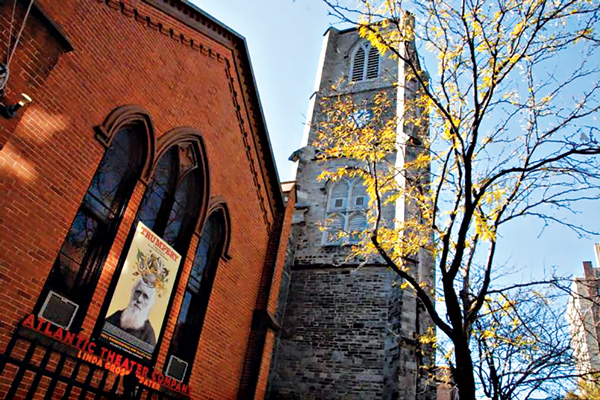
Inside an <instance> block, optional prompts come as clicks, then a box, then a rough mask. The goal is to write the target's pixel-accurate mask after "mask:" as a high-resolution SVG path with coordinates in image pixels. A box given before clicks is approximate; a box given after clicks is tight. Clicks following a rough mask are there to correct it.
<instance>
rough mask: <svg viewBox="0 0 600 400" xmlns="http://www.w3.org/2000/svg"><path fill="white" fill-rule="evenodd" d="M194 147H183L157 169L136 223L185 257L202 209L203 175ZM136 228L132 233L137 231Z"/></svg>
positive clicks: (171, 152)
mask: <svg viewBox="0 0 600 400" xmlns="http://www.w3.org/2000/svg"><path fill="white" fill-rule="evenodd" d="M198 158H199V154H197V151H196V150H195V149H194V145H193V144H192V143H180V144H176V145H174V146H172V147H171V148H170V149H169V150H168V151H167V152H166V153H164V154H163V155H162V156H161V157H160V159H159V160H158V163H157V165H156V169H155V170H154V174H153V176H152V178H151V179H150V182H149V184H148V188H147V189H146V192H145V193H144V197H143V199H142V202H141V204H140V208H139V210H138V216H137V220H136V222H137V221H141V222H143V223H144V224H145V225H146V226H147V227H148V228H150V229H151V230H152V231H153V232H154V233H155V234H157V235H158V236H160V237H161V238H162V239H163V240H164V241H165V242H167V243H169V244H170V245H171V246H172V247H173V248H174V249H175V250H176V251H177V252H178V253H179V254H183V255H184V254H185V253H186V251H187V248H188V245H189V242H190V239H191V237H192V233H193V230H194V227H195V225H196V223H197V221H198V216H199V213H200V208H201V205H202V198H203V197H202V196H203V195H204V193H203V178H204V176H203V173H202V171H201V170H200V168H199V165H198V163H197V161H196V160H198ZM135 225H137V223H136V224H134V227H133V229H135Z"/></svg>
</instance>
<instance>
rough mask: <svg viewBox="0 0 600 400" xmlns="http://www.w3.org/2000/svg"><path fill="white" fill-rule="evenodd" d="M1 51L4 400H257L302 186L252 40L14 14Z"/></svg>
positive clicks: (154, 24) (94, 18) (146, 24)
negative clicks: (267, 110)
mask: <svg viewBox="0 0 600 400" xmlns="http://www.w3.org/2000/svg"><path fill="white" fill-rule="evenodd" d="M0 40H1V42H2V43H3V46H2V47H1V49H2V54H0V63H2V65H1V67H2V68H0V89H1V93H0V103H1V104H0V114H2V116H0V174H1V175H0V193H2V195H1V196H0V249H2V251H1V253H0V285H1V287H2V290H1V291H0V312H1V313H2V323H1V324H0V397H1V398H7V399H8V398H11V399H12V398H15V399H19V398H23V399H25V398H28V399H29V398H46V399H55V398H91V397H94V398H104V399H113V398H116V397H117V396H121V395H125V397H124V398H126V397H127V396H134V395H136V396H139V395H142V396H149V395H151V394H154V395H157V396H158V397H153V398H181V397H184V398H194V399H202V398H206V399H208V398H210V399H233V398H240V399H243V398H254V397H256V398H262V397H263V394H264V390H265V386H266V381H267V374H268V370H269V362H270V359H271V351H272V344H273V342H274V337H275V335H274V332H275V329H277V326H276V324H274V323H273V321H274V317H273V314H274V313H275V311H276V303H277V298H278V288H279V280H280V279H281V267H282V265H283V261H284V257H283V256H280V254H285V253H286V246H287V243H288V241H287V237H288V235H289V230H290V224H291V219H292V216H293V207H294V206H293V204H294V193H295V192H294V191H293V190H290V191H289V192H288V193H286V199H287V202H288V209H287V211H286V205H285V203H284V201H283V196H282V193H281V190H280V187H279V181H278V177H277V172H276V169H275V165H274V161H273V156H272V153H271V149H270V144H269V138H268V134H267V130H266V127H265V122H264V118H263V115H262V111H261V105H260V102H259V97H258V94H257V89H256V86H255V83H254V78H253V74H252V68H251V65H250V60H249V58H248V51H247V47H246V43H245V39H244V38H243V37H242V36H240V35H238V34H237V33H235V32H234V31H232V30H231V29H229V28H228V27H226V26H224V25H223V24H221V23H219V22H218V21H216V20H215V19H213V18H212V17H210V16H208V15H207V14H205V13H203V12H202V11H201V10H199V9H197V8H195V7H193V6H191V5H190V4H189V3H188V2H186V1H180V0H170V1H165V0H86V1H76V0H65V1H60V2H58V1H51V0H38V1H36V2H33V1H29V0H27V1H21V0H17V1H15V2H9V1H3V2H0ZM4 44H6V47H5V46H4ZM5 49H6V51H5ZM21 93H25V94H26V97H24V96H22V95H21ZM137 398H139V397H137ZM147 398H150V397H147Z"/></svg>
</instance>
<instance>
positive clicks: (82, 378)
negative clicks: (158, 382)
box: [0, 327, 185, 400]
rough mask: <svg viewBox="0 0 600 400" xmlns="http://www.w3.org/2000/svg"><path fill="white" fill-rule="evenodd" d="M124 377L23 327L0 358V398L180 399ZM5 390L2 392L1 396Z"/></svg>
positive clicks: (53, 399)
mask: <svg viewBox="0 0 600 400" xmlns="http://www.w3.org/2000/svg"><path fill="white" fill-rule="evenodd" d="M124 381H127V378H125V379H123V378H121V377H120V376H119V375H117V374H114V373H111V372H109V371H108V370H106V369H104V368H101V367H98V366H96V365H95V364H91V363H89V362H85V361H83V360H81V359H78V358H77V354H76V352H75V350H74V349H73V348H71V347H68V346H65V345H64V344H62V343H60V342H57V341H55V340H52V339H50V338H47V337H44V336H42V335H39V334H38V333H35V332H33V331H31V330H29V329H27V328H23V327H20V328H18V329H17V331H16V332H15V334H14V335H13V337H12V338H11V340H10V342H9V343H8V345H7V347H6V351H5V352H4V354H1V355H0V398H3V399H17V398H18V399H24V400H30V399H34V398H36V399H39V398H42V396H43V399H44V400H55V399H63V400H66V399H94V400H102V399H106V400H113V399H132V400H133V399H136V400H137V399H153V400H162V399H182V398H185V397H183V396H179V395H175V396H173V395H171V394H170V393H163V392H158V391H156V390H154V389H151V388H149V387H141V386H137V385H136V383H137V381H136V382H134V384H133V385H132V389H131V390H130V391H129V393H124V391H125V390H124V383H125V386H129V385H128V382H124ZM4 390H6V392H5V393H2V392H3V391H4Z"/></svg>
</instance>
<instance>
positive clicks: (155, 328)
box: [100, 222, 181, 360]
mask: <svg viewBox="0 0 600 400" xmlns="http://www.w3.org/2000/svg"><path fill="white" fill-rule="evenodd" d="M180 262H181V255H180V254H179V253H177V252H176V251H175V250H173V248H172V247H171V246H169V245H168V244H167V243H166V242H165V241H164V240H162V239H161V238H160V237H158V235H156V234H155V233H154V232H152V231H151V230H150V229H148V227H147V226H146V225H144V224H143V223H141V222H139V223H138V225H137V228H136V231H135V235H134V236H133V240H132V241H131V246H130V248H129V252H128V253H127V258H126V259H125V264H124V265H123V269H122V270H121V274H120V276H119V280H118V282H117V286H116V287H115V291H114V293H113V295H112V299H111V300H110V304H109V306H108V311H107V313H106V319H105V320H104V325H103V327H102V331H101V333H100V339H102V340H103V341H106V342H107V343H110V344H111V345H112V346H115V347H117V348H120V349H122V350H124V351H126V352H128V353H131V354H133V355H136V356H138V357H141V358H143V359H146V360H150V359H151V358H152V354H153V353H154V348H155V346H156V343H157V342H158V335H159V334H160V332H161V330H162V326H163V323H164V322H165V318H166V312H167V307H168V305H169V299H170V298H171V292H172V291H173V285H174V283H175V277H176V276H177V270H178V268H179V264H180Z"/></svg>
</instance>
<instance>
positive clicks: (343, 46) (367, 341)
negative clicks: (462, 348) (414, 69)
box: [270, 28, 434, 400]
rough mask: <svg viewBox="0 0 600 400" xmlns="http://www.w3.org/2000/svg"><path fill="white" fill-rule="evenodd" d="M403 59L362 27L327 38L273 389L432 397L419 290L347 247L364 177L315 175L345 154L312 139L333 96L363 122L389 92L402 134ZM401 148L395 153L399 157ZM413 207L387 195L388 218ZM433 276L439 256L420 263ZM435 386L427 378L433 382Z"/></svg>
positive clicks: (302, 165) (303, 154)
mask: <svg viewBox="0 0 600 400" xmlns="http://www.w3.org/2000/svg"><path fill="white" fill-rule="evenodd" d="M405 76H406V74H405V71H404V65H403V64H402V63H400V62H399V61H398V60H397V59H392V58H389V57H385V56H382V55H381V54H380V53H379V52H378V50H377V49H376V48H374V47H373V46H372V45H371V44H370V43H369V42H368V41H367V40H365V39H363V38H361V37H359V35H358V32H357V30H356V29H348V30H342V31H339V30H337V29H334V28H330V29H329V30H328V31H327V32H326V34H325V36H324V42H323V49H322V53H321V61H320V65H319V70H318V73H317V82H316V87H315V93H314V95H313V96H312V98H311V103H310V107H309V115H310V121H309V123H308V124H307V128H306V131H305V135H304V143H303V147H302V148H301V149H300V150H298V151H297V152H295V153H294V155H293V156H292V159H293V160H295V161H297V172H296V181H297V190H298V203H297V208H296V217H295V220H294V222H295V223H294V228H293V229H294V235H293V237H294V242H293V243H292V247H293V251H294V252H295V254H294V256H295V258H294V263H293V266H292V276H291V284H290V288H289V295H288V296H289V297H288V301H287V305H286V312H285V315H284V319H283V325H282V331H281V336H280V342H279V347H278V350H277V353H278V355H277V359H276V360H275V366H274V373H273V374H272V382H271V397H270V398H271V399H284V398H285V399H289V398H299V399H300V398H301V399H305V398H319V399H325V398H326V399H354V398H356V399H359V398H369V399H372V398H380V399H399V400H400V399H406V400H408V399H411V400H414V399H416V398H419V399H430V398H431V399H433V398H434V393H433V391H431V390H428V387H427V385H426V384H425V380H424V378H423V375H422V373H421V372H420V370H419V367H420V366H421V365H423V364H424V363H430V362H432V359H431V358H427V357H425V358H423V357H422V356H420V355H419V354H417V352H416V341H415V338H416V337H417V335H418V334H419V333H420V332H423V331H424V330H425V329H426V328H427V326H430V323H429V320H428V318H427V317H426V316H425V315H424V312H423V311H422V310H421V309H420V306H419V305H418V304H417V302H416V299H415V298H414V295H413V294H412V293H411V292H409V291H404V290H402V289H400V285H397V284H396V283H397V282H396V281H395V280H396V279H397V277H396V276H395V274H394V273H393V272H391V271H390V270H389V269H387V268H386V266H385V265H384V264H383V262H382V261H377V260H370V261H368V262H367V261H365V260H359V259H356V258H352V257H350V254H351V245H353V244H356V243H357V242H358V241H359V239H360V238H359V237H358V236H357V234H356V232H360V231H362V230H364V229H365V228H368V222H367V218H366V208H367V206H368V196H367V193H366V188H365V186H364V185H363V181H362V179H361V178H360V177H345V178H343V179H340V180H337V181H327V180H319V179H318V177H319V175H320V174H321V173H322V172H323V171H324V170H327V169H335V168H338V167H341V166H348V165H351V164H352V160H348V159H330V160H327V161H323V160H317V159H318V157H317V153H316V149H315V147H314V146H313V144H314V143H315V141H316V140H317V136H318V132H319V126H320V125H321V124H322V123H323V121H328V119H330V116H329V115H328V114H327V113H328V112H329V110H327V107H326V104H328V100H329V99H334V98H335V99H341V101H344V99H347V100H349V101H350V103H351V105H352V107H351V108H350V109H349V110H346V111H348V116H347V118H348V119H349V120H350V121H351V122H352V123H353V124H355V125H356V127H357V128H362V127H363V126H364V125H366V124H369V123H370V122H371V119H372V118H373V117H374V116H373V112H372V108H371V105H372V103H373V101H374V99H375V97H376V96H378V95H381V94H384V95H385V96H386V98H387V100H388V107H389V110H388V112H389V113H392V115H393V114H396V115H397V117H398V118H397V120H398V121H399V122H398V128H397V133H398V135H399V142H400V141H402V140H404V136H406V132H405V130H406V129H405V128H406V127H405V126H404V124H403V123H402V115H401V114H402V113H403V104H404V101H405V97H406V96H407V95H409V93H408V92H407V88H406V86H407V85H406V82H405V81H406V79H405ZM404 159H405V155H404V154H402V156H401V157H399V156H398V154H397V153H396V152H394V153H393V154H390V160H391V162H392V163H394V162H402V160H404ZM407 209H408V207H404V206H400V207H398V206H397V205H396V206H394V205H389V206H388V207H386V208H385V209H384V214H385V215H384V218H385V219H386V220H387V221H389V223H393V221H394V220H395V219H398V218H404V215H403V214H404V213H405V212H407V211H406V210H407ZM415 267H418V268H419V269H420V270H423V271H425V273H426V274H428V275H429V277H431V276H432V274H433V266H432V265H430V263H429V265H419V266H415ZM429 389H430V388H429Z"/></svg>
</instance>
